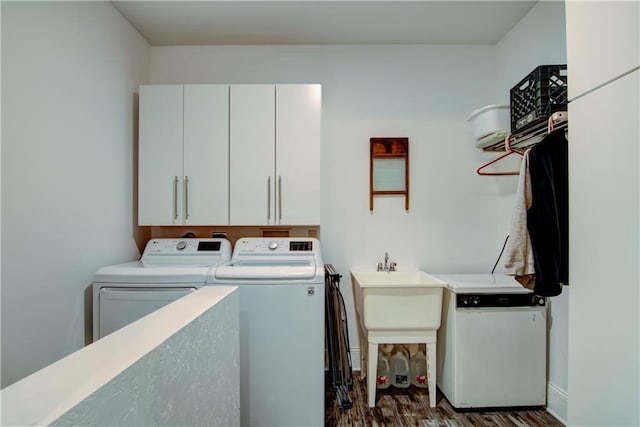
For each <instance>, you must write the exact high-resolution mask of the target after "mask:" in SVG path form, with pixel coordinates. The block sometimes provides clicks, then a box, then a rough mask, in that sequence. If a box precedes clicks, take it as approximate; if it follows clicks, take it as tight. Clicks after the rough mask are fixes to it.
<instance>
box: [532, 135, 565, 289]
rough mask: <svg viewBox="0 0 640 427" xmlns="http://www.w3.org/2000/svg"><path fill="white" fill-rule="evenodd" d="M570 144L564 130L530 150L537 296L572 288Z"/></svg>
mask: <svg viewBox="0 0 640 427" xmlns="http://www.w3.org/2000/svg"><path fill="white" fill-rule="evenodd" d="M568 146H569V145H568V141H567V138H566V137H565V133H564V130H563V129H560V130H557V131H554V132H551V133H550V134H549V135H547V136H546V137H545V138H544V139H543V140H542V141H541V142H540V143H538V144H537V145H535V146H534V147H532V148H531V149H530V150H529V174H530V176H531V192H532V199H533V202H532V204H531V207H530V208H529V209H528V210H527V229H528V230H529V236H530V237H531V247H532V249H533V258H534V267H535V271H536V276H535V285H534V289H533V290H534V292H535V293H536V294H538V295H542V296H556V295H559V294H560V293H561V292H562V286H563V285H568V284H569V254H568V251H569V175H568V160H569V154H568Z"/></svg>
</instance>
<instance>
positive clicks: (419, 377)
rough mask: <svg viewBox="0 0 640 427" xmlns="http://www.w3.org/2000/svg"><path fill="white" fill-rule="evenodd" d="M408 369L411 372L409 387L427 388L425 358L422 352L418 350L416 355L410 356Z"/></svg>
mask: <svg viewBox="0 0 640 427" xmlns="http://www.w3.org/2000/svg"><path fill="white" fill-rule="evenodd" d="M409 369H410V371H411V385H414V386H416V387H420V388H427V387H428V382H427V357H426V356H425V354H424V353H423V352H422V350H418V352H417V353H415V354H413V355H411V360H410V361H409Z"/></svg>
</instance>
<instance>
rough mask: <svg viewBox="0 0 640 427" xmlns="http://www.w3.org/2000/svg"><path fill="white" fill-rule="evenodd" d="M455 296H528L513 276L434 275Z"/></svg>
mask: <svg viewBox="0 0 640 427" xmlns="http://www.w3.org/2000/svg"><path fill="white" fill-rule="evenodd" d="M433 276H436V277H438V278H439V279H441V280H444V281H445V282H447V289H449V290H450V291H452V292H455V293H457V294H528V293H532V291H531V290H529V289H527V288H525V287H524V286H522V285H521V284H520V283H519V282H518V281H517V280H516V279H515V277H514V276H507V275H505V274H434V275H433Z"/></svg>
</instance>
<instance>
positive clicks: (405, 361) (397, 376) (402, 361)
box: [389, 347, 411, 388]
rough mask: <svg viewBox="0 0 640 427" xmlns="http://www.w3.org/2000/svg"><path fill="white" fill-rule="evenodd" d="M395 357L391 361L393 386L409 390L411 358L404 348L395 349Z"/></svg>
mask: <svg viewBox="0 0 640 427" xmlns="http://www.w3.org/2000/svg"><path fill="white" fill-rule="evenodd" d="M394 352H395V353H394V355H393V356H391V358H390V359H389V366H390V368H391V385H393V386H394V387H398V388H407V387H409V386H410V385H411V380H410V379H409V375H410V374H411V372H410V370H409V356H408V355H407V352H406V350H404V349H403V348H402V347H396V348H395V349H394Z"/></svg>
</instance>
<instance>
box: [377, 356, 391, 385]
mask: <svg viewBox="0 0 640 427" xmlns="http://www.w3.org/2000/svg"><path fill="white" fill-rule="evenodd" d="M390 385H391V370H390V369H389V358H388V357H387V355H386V354H385V353H384V352H382V351H378V372H377V374H376V388H377V389H380V390H382V389H385V388H389V386H390Z"/></svg>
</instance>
